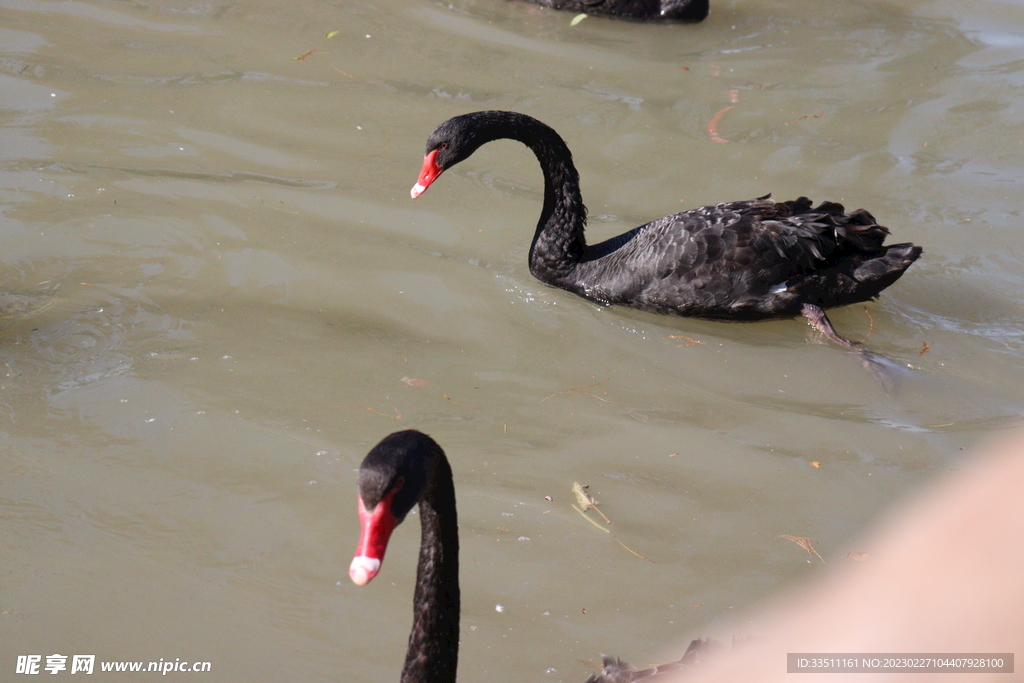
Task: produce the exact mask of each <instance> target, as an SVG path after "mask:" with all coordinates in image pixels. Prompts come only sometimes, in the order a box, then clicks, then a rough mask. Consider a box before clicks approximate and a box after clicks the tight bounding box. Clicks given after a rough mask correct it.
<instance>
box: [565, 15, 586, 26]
mask: <svg viewBox="0 0 1024 683" xmlns="http://www.w3.org/2000/svg"><path fill="white" fill-rule="evenodd" d="M586 18H587V15H586V14H577V15H576V16H575V17H573V18H572V21H570V22H569V26H575V25H576V24H578V23H580V22H581V21H583V20H584V19H586Z"/></svg>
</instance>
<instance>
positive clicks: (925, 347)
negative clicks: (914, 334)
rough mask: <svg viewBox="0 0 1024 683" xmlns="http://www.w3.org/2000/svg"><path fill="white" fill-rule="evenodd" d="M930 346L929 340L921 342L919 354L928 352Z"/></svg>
mask: <svg viewBox="0 0 1024 683" xmlns="http://www.w3.org/2000/svg"><path fill="white" fill-rule="evenodd" d="M930 348H931V347H930V346H928V342H921V351H920V353H918V354H917V355H919V356H923V355H924V354H926V353H928V349H930Z"/></svg>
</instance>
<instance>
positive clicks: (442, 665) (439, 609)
mask: <svg viewBox="0 0 1024 683" xmlns="http://www.w3.org/2000/svg"><path fill="white" fill-rule="evenodd" d="M416 503H419V505H420V524H421V526H422V529H423V534H422V538H421V540H420V559H419V564H418V566H417V568H416V590H415V592H414V593H413V599H412V600H413V621H412V631H411V632H410V633H409V649H408V650H407V651H406V655H405V667H404V668H403V669H402V678H401V681H402V683H454V681H455V670H456V668H457V665H458V659H459V614H460V610H461V606H460V599H459V531H458V516H457V515H456V512H455V485H454V483H453V481H452V470H451V466H449V464H448V458H447V457H445V454H444V451H443V450H441V447H440V446H438V445H437V442H435V441H434V440H433V439H431V438H430V437H429V436H427V435H426V434H423V433H421V432H417V431H415V430H412V429H410V430H407V431H404V432H395V433H394V434H389V435H388V436H386V437H384V439H383V440H382V441H381V442H380V443H379V444H377V445H376V446H374V447H373V450H371V451H370V452H369V454H368V455H367V456H366V458H364V459H363V464H362V465H360V466H359V527H360V532H359V545H358V546H356V554H355V557H354V558H353V559H352V564H351V566H350V567H349V570H348V573H349V576H350V577H351V578H352V581H353V582H354V583H355V584H356V585H359V586H365V585H366V584H367V583H369V582H370V581H371V580H372V579H373V577H374V576H376V575H377V572H379V571H380V565H381V562H382V561H383V560H384V552H385V551H386V550H387V547H388V539H389V538H391V532H392V531H394V530H395V527H396V526H398V525H399V524H401V523H402V520H404V519H405V516H406V515H407V514H408V513H409V510H411V509H412V508H413V506H414V505H416ZM707 650H708V641H706V640H695V641H693V642H692V643H690V647H689V648H687V650H686V654H684V655H683V657H682V659H680V660H679V661H677V662H672V663H671V664H666V665H664V666H660V667H653V668H650V669H644V670H643V671H637V670H635V669H634V668H633V667H631V666H630V665H629V664H626V663H625V662H622V661H620V660H618V659H615V658H613V657H607V656H606V657H604V669H603V670H602V672H601V673H599V674H594V675H592V676H591V677H590V678H588V679H587V683H631V682H633V681H641V680H647V679H649V678H651V677H653V676H654V675H655V674H658V675H660V674H664V673H666V672H674V671H677V670H678V669H679V668H680V667H682V666H691V665H693V664H694V663H696V662H697V658H698V657H699V656H700V655H701V654H702V653H704V652H706V651H707Z"/></svg>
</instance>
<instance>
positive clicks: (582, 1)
mask: <svg viewBox="0 0 1024 683" xmlns="http://www.w3.org/2000/svg"><path fill="white" fill-rule="evenodd" d="M530 1H531V2H534V3H536V4H538V5H544V6H545V7H551V8H553V9H561V10H569V11H572V12H584V13H586V14H594V15H599V16H606V17H617V18H620V19H659V20H661V19H664V20H669V21H688V22H697V21H704V19H705V18H707V16H708V0H530Z"/></svg>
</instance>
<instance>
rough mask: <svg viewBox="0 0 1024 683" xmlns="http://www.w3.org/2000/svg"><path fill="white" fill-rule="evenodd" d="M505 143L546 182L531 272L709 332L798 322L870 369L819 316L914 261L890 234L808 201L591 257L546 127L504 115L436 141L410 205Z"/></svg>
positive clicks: (694, 224)
mask: <svg viewBox="0 0 1024 683" xmlns="http://www.w3.org/2000/svg"><path fill="white" fill-rule="evenodd" d="M503 138H510V139H512V140H518V141H519V142H522V143H523V144H524V145H526V146H527V147H529V148H530V149H531V150H533V153H534V154H535V155H536V156H537V160H538V161H539V162H540V166H541V170H542V171H543V172H544V207H543V209H542V210H541V214H540V220H539V221H538V222H537V230H536V232H535V233H534V235H533V243H532V244H531V245H530V272H531V273H533V275H534V276H535V277H536V278H537V279H538V280H541V281H542V282H546V283H548V284H550V285H554V286H555V287H561V288H562V289H567V290H569V291H570V292H574V293H575V294H579V295H580V296H582V297H584V298H587V299H590V300H592V301H596V302H599V303H602V304H622V305H624V306H632V307H634V308H640V309H643V310H646V311H653V312H655V313H671V314H676V315H683V316H691V317H696V318H709V319H713V320H733V321H750V320H765V319H769V318H780V317H789V316H796V315H803V316H805V317H806V318H807V320H808V322H810V324H811V325H813V326H814V327H815V328H817V329H818V330H820V331H821V332H822V333H823V334H824V335H825V336H826V337H828V338H829V339H831V340H832V341H833V342H835V343H837V344H839V345H840V346H842V347H844V348H846V349H849V350H852V351H857V352H858V353H862V354H863V357H864V358H865V359H868V358H869V357H868V355H867V353H868V352H866V350H863V349H861V347H860V346H859V345H858V344H857V343H856V342H852V341H850V340H849V339H846V338H845V337H842V336H840V335H839V333H837V332H836V330H835V328H834V327H832V323H831V321H829V319H828V316H826V315H825V310H824V309H826V308H830V307H832V306H845V305H847V304H854V303H859V302H862V301H868V300H869V299H873V298H875V297H877V296H878V294H879V292H881V291H882V290H883V289H885V288H886V287H888V286H889V285H891V284H892V283H893V282H895V281H896V280H897V279H899V277H900V276H901V275H903V272H904V271H905V270H906V269H907V268H908V267H910V264H911V263H913V262H914V261H915V260H917V258H918V257H919V256H920V255H921V247H918V246H915V245H913V244H910V243H903V244H892V245H888V246H885V245H884V244H883V242H884V241H885V238H886V236H887V235H888V234H889V230H888V228H885V227H883V226H881V225H878V224H877V223H875V219H874V218H873V217H872V216H871V214H870V213H868V212H867V211H865V210H863V209H857V210H856V211H852V212H850V213H846V212H845V211H844V209H843V206H842V205H841V204H837V203H835V202H823V203H822V204H820V205H818V206H817V207H814V206H813V205H812V203H811V200H809V199H807V198H806V197H800V198H799V199H795V200H792V201H786V202H777V201H774V200H772V199H771V198H770V196H765V197H760V198H758V199H749V200H746V201H738V202H724V203H722V204H715V205H713V206H704V207H701V208H699V209H690V210H689V211H683V212H682V213H677V214H673V215H671V216H665V217H664V218H659V219H658V220H655V221H651V222H650V223H647V224H645V225H641V226H640V227H638V228H634V229H632V230H630V231H629V232H626V233H623V234H621V235H619V236H618V237H613V238H611V239H609V240H606V241H604V242H601V243H599V244H592V245H588V244H587V243H586V240H585V238H584V235H583V231H584V227H585V226H586V223H587V209H586V207H585V206H584V205H583V199H582V198H581V196H580V185H579V173H578V172H577V171H576V167H575V166H574V165H573V163H572V153H571V152H570V151H569V148H568V147H567V146H566V144H565V142H564V141H563V140H562V138H561V137H560V136H559V135H558V133H556V132H555V131H554V130H553V129H552V128H550V127H549V126H547V125H545V124H543V123H541V122H540V121H538V120H537V119H535V118H532V117H530V116H527V115H525V114H519V113H516V112H508V111H479V112H474V113H472V114H463V115H462V116H456V117H454V118H450V119H448V120H447V121H445V122H444V123H442V124H441V125H440V126H438V127H437V128H436V129H434V132H433V133H431V134H430V137H429V138H428V139H427V151H426V157H425V158H424V159H423V168H422V170H421V171H420V175H419V178H418V180H417V181H416V184H415V185H413V188H412V196H413V198H415V197H418V196H419V195H420V194H422V193H423V191H424V190H426V189H427V188H428V187H429V186H430V184H431V183H433V182H434V181H435V180H437V177H438V176H439V175H441V173H442V172H444V170H445V169H448V168H451V167H452V166H454V165H455V164H457V163H459V162H460V161H462V160H464V159H466V158H467V157H469V156H470V155H471V154H472V153H473V152H475V151H476V150H477V149H478V148H479V147H480V146H481V145H483V144H484V143H487V142H490V141H491V140H499V139H503ZM874 358H875V357H874V354H871V359H872V360H873V359H874Z"/></svg>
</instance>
